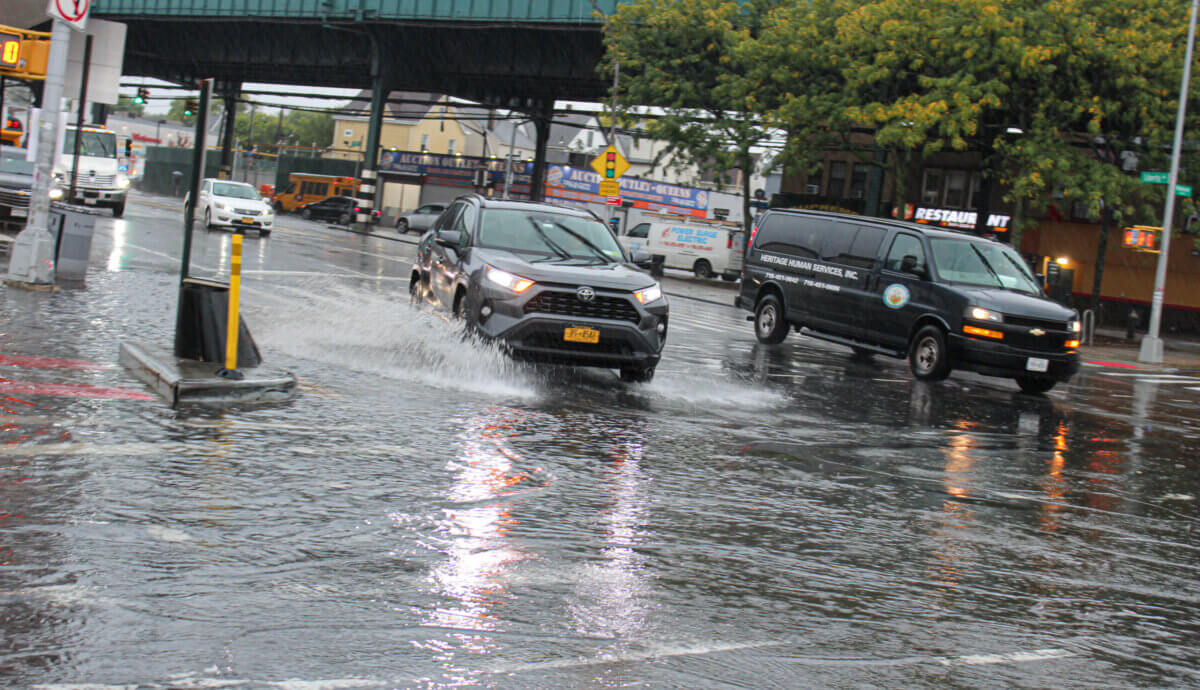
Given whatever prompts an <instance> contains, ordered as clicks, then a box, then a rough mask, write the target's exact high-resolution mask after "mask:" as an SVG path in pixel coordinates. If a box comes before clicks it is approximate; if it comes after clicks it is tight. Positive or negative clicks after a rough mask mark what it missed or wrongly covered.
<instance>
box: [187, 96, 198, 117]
mask: <svg viewBox="0 0 1200 690" xmlns="http://www.w3.org/2000/svg"><path fill="white" fill-rule="evenodd" d="M199 109H200V103H199V101H197V100H196V99H195V98H189V99H187V101H185V102H184V104H183V115H184V117H191V116H193V115H195V114H196V111H197V110H199Z"/></svg>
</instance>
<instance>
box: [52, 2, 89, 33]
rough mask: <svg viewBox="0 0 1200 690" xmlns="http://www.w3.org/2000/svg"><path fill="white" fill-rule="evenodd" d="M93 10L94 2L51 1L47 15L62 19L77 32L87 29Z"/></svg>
mask: <svg viewBox="0 0 1200 690" xmlns="http://www.w3.org/2000/svg"><path fill="white" fill-rule="evenodd" d="M91 9H92V0H50V4H49V5H47V6H46V14H48V15H50V16H51V17H53V18H55V19H61V20H63V21H64V22H66V23H67V24H69V25H70V26H71V28H72V29H75V30H76V31H83V30H84V29H86V28H87V20H88V12H89V11H90V10H91Z"/></svg>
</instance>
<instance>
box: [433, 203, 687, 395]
mask: <svg viewBox="0 0 1200 690" xmlns="http://www.w3.org/2000/svg"><path fill="white" fill-rule="evenodd" d="M649 259H650V257H649V255H645V254H641V253H639V255H638V256H634V257H631V256H628V255H626V254H625V252H624V251H623V250H622V249H621V245H619V244H618V243H617V239H616V237H614V236H613V234H612V230H610V229H609V227H608V225H606V224H605V223H603V222H601V221H600V220H599V219H598V218H596V217H595V216H594V215H592V214H591V213H588V212H586V211H580V210H575V209H571V208H564V207H560V206H554V205H551V204H544V203H533V202H526V201H498V200H493V199H486V198H484V197H482V196H477V195H476V196H469V197H463V198H460V199H458V200H456V201H455V202H454V203H453V204H451V205H450V207H449V208H447V209H446V210H445V211H444V212H443V213H442V215H441V216H440V217H439V218H438V219H437V221H436V222H435V223H434V224H433V227H432V229H431V230H430V232H428V233H426V234H425V236H424V237H422V238H421V242H420V245H419V247H418V251H417V262H416V264H415V265H414V266H413V270H412V276H411V282H410V284H409V291H410V293H411V295H412V298H413V300H414V301H419V302H424V303H429V304H432V305H434V306H436V307H438V308H440V309H443V310H445V311H447V312H450V313H451V314H453V315H455V316H456V317H458V318H460V319H462V320H463V321H464V322H465V323H466V325H467V328H468V330H470V331H472V332H474V333H475V334H477V335H479V336H480V337H482V338H484V339H486V340H494V341H498V342H500V343H501V344H503V346H504V347H505V349H506V350H507V351H508V352H509V353H510V354H512V355H513V356H514V357H517V358H521V359H529V360H534V361H540V362H553V363H558V364H570V365H577V366H590V367H607V368H613V369H619V370H620V372H621V379H622V380H624V381H632V382H639V381H649V380H650V379H651V378H653V376H654V368H655V367H656V366H657V365H658V361H659V357H660V356H661V353H662V349H663V344H664V343H665V342H666V337H667V318H668V312H669V307H668V305H667V299H666V297H665V296H664V295H663V292H662V288H661V287H660V286H659V284H658V283H657V282H656V281H655V280H654V279H653V278H651V277H650V276H649V275H648V274H647V273H646V272H645V271H643V270H642V268H641V266H644V265H646V264H647V263H648V262H649ZM634 261H637V264H635V263H634Z"/></svg>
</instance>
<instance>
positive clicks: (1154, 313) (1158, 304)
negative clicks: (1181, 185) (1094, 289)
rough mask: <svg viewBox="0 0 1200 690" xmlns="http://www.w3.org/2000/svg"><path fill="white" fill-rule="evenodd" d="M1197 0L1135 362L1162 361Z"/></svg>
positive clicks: (1196, 7)
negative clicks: (1150, 292) (1146, 315)
mask: <svg viewBox="0 0 1200 690" xmlns="http://www.w3.org/2000/svg"><path fill="white" fill-rule="evenodd" d="M1198 9H1200V0H1192V15H1191V19H1190V20H1189V21H1188V39H1187V50H1186V52H1185V53H1184V57H1183V80H1182V81H1181V82H1180V84H1179V110H1178V111H1177V112H1176V114H1175V142H1174V144H1173V146H1172V149H1171V172H1170V174H1169V175H1168V176H1167V201H1166V205H1165V206H1164V208H1163V232H1162V247H1160V248H1159V250H1160V251H1159V255H1158V267H1157V269H1156V270H1155V272H1154V297H1153V298H1152V299H1151V301H1150V330H1149V332H1147V333H1146V337H1144V338H1142V345H1141V348H1140V349H1139V351H1138V361H1141V362H1146V363H1149V364H1162V361H1163V341H1162V338H1160V337H1159V328H1160V326H1161V325H1162V310H1163V292H1164V291H1165V289H1166V283H1167V262H1169V261H1170V259H1171V251H1170V250H1171V224H1172V222H1173V221H1174V218H1173V217H1172V216H1174V214H1175V183H1176V182H1178V181H1179V155H1180V151H1181V150H1182V149H1183V119H1184V115H1186V114H1187V96H1188V86H1189V82H1190V80H1191V78H1192V50H1193V49H1194V48H1195V45H1196V12H1197V10H1198Z"/></svg>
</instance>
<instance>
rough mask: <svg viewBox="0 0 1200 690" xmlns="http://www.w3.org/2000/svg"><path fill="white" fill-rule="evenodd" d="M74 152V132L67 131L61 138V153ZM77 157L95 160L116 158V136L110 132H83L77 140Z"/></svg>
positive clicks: (71, 130)
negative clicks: (93, 158) (89, 157)
mask: <svg viewBox="0 0 1200 690" xmlns="http://www.w3.org/2000/svg"><path fill="white" fill-rule="evenodd" d="M74 152H75V130H73V129H68V130H67V132H66V135H65V136H64V137H63V153H65V154H73V153H74ZM79 155H81V156H92V157H95V158H116V157H117V135H115V134H113V133H112V132H84V133H83V137H82V138H81V139H80V140H79Z"/></svg>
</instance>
